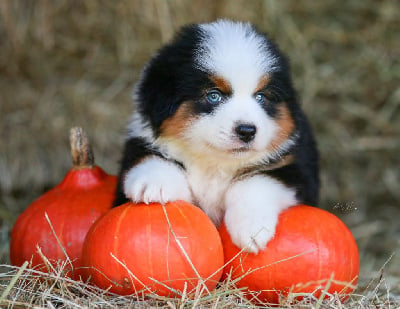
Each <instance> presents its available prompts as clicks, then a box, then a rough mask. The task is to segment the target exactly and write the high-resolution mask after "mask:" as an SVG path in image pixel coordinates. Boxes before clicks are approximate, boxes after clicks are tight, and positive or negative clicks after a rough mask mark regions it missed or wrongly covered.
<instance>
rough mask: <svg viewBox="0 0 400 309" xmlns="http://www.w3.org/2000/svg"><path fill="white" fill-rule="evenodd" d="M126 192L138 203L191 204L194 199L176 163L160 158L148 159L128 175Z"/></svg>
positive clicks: (125, 185)
mask: <svg viewBox="0 0 400 309" xmlns="http://www.w3.org/2000/svg"><path fill="white" fill-rule="evenodd" d="M124 192H125V195H126V196H127V197H128V198H130V199H131V200H132V201H134V202H136V203H138V202H144V203H146V204H147V203H151V202H158V203H167V202H170V201H176V200H185V201H187V202H190V201H191V199H192V197H191V193H190V189H189V185H188V183H187V181H186V177H185V175H184V174H183V172H182V170H181V169H180V168H179V167H178V166H176V165H175V164H174V163H172V162H169V161H166V160H164V159H161V158H158V157H153V158H150V159H147V160H146V161H144V162H143V163H140V164H139V165H137V166H135V167H133V168H132V169H131V170H130V171H129V172H128V173H127V174H126V177H125V181H124Z"/></svg>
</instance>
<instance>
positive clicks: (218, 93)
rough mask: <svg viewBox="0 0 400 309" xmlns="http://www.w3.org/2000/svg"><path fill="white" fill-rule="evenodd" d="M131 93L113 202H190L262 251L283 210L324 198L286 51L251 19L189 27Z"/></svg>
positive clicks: (155, 60)
mask: <svg viewBox="0 0 400 309" xmlns="http://www.w3.org/2000/svg"><path fill="white" fill-rule="evenodd" d="M134 100H135V102H136V104H137V105H136V109H135V113H134V115H133V117H132V119H131V121H130V123H129V125H128V136H127V140H126V145H125V150H124V153H123V159H122V162H121V169H120V173H119V182H118V188H117V193H116V198H115V202H114V205H115V206H118V205H120V204H122V203H124V202H126V201H128V200H129V199H130V200H133V201H134V202H144V203H150V202H161V203H166V202H168V201H174V200H185V201H188V202H192V203H194V204H195V205H197V206H199V207H201V208H202V209H203V211H204V212H205V213H206V214H207V215H208V216H209V217H210V218H211V219H212V220H213V222H214V223H215V224H216V225H217V226H218V225H219V224H220V223H221V222H222V221H224V222H225V224H226V227H227V229H228V231H229V233H230V235H231V238H232V240H233V242H234V243H235V244H236V245H238V246H239V247H241V248H244V249H245V250H246V251H248V252H253V253H257V252H258V251H259V250H262V249H264V248H265V246H266V244H267V242H268V241H269V240H270V239H271V238H272V237H273V236H274V232H275V227H276V224H277V221H278V215H279V213H280V212H281V211H282V210H284V209H285V208H288V207H289V206H291V205H295V204H297V203H306V204H310V205H315V204H316V203H317V199H318V190H319V179H318V153H317V150H316V145H315V142H314V138H313V134H312V131H311V129H310V126H309V123H308V121H307V119H306V116H305V115H304V113H303V112H302V110H301V108H300V106H299V104H298V102H297V98H296V93H295V90H294V89H293V86H292V81H291V77H290V72H289V65H288V61H287V59H286V58H285V57H284V56H283V55H282V53H281V52H280V50H279V49H278V47H277V46H276V45H275V44H274V43H273V42H272V41H271V40H270V39H269V38H268V37H267V36H266V35H264V34H262V33H260V32H259V31H257V30H256V29H255V28H254V27H253V26H252V25H250V24H248V23H241V22H232V21H228V20H218V21H216V22H213V23H209V24H195V25H190V26H186V27H184V28H183V29H182V30H181V31H180V32H179V33H178V34H177V35H176V36H175V38H174V39H173V40H172V42H171V43H169V44H167V45H166V46H164V47H163V48H161V49H160V50H159V51H158V52H157V53H156V54H155V56H154V57H153V58H152V59H151V60H150V61H149V63H148V64H147V65H146V66H145V68H144V70H143V72H142V74H141V77H140V79H139V81H138V83H137V85H136V88H135V92H134ZM299 224H302V222H299Z"/></svg>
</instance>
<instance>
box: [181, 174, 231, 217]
mask: <svg viewBox="0 0 400 309" xmlns="http://www.w3.org/2000/svg"><path fill="white" fill-rule="evenodd" d="M186 177H187V180H188V182H189V186H190V188H191V190H192V195H193V202H194V203H195V204H197V206H199V207H200V208H202V209H203V211H204V212H205V213H206V214H207V215H208V216H209V217H210V218H211V220H213V221H214V223H216V224H218V223H219V222H220V221H221V220H222V217H223V215H224V210H225V205H224V198H225V193H226V190H227V189H228V187H229V185H230V183H231V179H232V177H231V175H229V174H226V173H224V172H221V171H218V170H210V169H201V168H199V167H191V168H188V169H187V174H186Z"/></svg>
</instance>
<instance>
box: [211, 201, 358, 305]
mask: <svg viewBox="0 0 400 309" xmlns="http://www.w3.org/2000/svg"><path fill="white" fill-rule="evenodd" d="M219 231H220V235H221V239H222V242H223V246H224V254H225V261H226V263H227V265H226V266H225V269H224V277H225V278H226V277H227V276H229V275H230V276H231V279H232V280H236V279H237V280H238V281H237V286H238V287H246V288H247V289H248V290H249V291H253V292H256V293H249V297H254V295H256V300H258V301H262V302H268V303H275V304H277V303H279V300H280V297H286V296H287V295H288V294H289V292H292V293H314V295H315V296H316V297H319V296H320V295H321V293H322V292H323V291H324V290H325V289H326V291H325V292H326V293H327V294H328V293H329V294H333V293H338V294H341V295H342V299H345V298H346V297H347V296H348V294H349V293H351V292H352V291H353V290H354V286H355V285H356V284H357V280H358V274H359V266H360V262H359V261H360V260H359V254H358V249H357V244H356V242H355V240H354V238H353V236H352V234H351V232H350V231H349V229H348V228H347V227H346V226H345V225H344V224H343V223H342V221H340V220H339V219H338V218H337V217H336V216H334V215H332V214H330V213H329V212H327V211H325V210H322V209H318V208H314V207H310V206H304V205H298V206H295V207H291V208H289V209H287V210H285V211H284V212H283V213H282V214H281V215H280V217H279V222H278V226H277V229H276V233H275V236H274V238H273V239H272V240H271V241H270V242H269V243H268V244H267V247H266V248H265V250H263V251H261V252H259V253H258V254H252V253H246V252H240V251H241V250H240V249H239V248H238V247H236V246H235V245H234V244H233V243H232V242H231V239H230V236H229V234H228V232H227V230H226V227H225V226H224V225H223V226H221V228H220V230H219ZM232 259H233V260H232ZM231 260H232V261H231ZM229 261H231V262H229ZM228 262H229V263H228ZM242 276H243V278H241V277H242ZM327 294H326V295H327ZM252 295H253V296H252ZM292 296H295V294H292ZM300 298H301V297H300Z"/></svg>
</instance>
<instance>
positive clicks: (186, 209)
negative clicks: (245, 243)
mask: <svg viewBox="0 0 400 309" xmlns="http://www.w3.org/2000/svg"><path fill="white" fill-rule="evenodd" d="M83 261H84V263H85V265H87V266H89V267H88V269H87V276H88V277H89V276H90V277H91V280H92V282H93V283H94V284H96V285H97V286H99V287H100V288H103V289H108V288H110V291H111V292H114V293H117V294H122V295H127V294H133V293H139V291H141V292H140V293H144V294H147V293H150V292H155V293H157V294H159V295H163V296H172V295H174V294H175V292H178V293H179V292H182V291H183V290H185V289H186V292H187V293H188V294H190V291H192V290H193V289H195V288H196V287H197V285H198V284H199V282H204V285H203V284H202V285H201V286H200V287H201V288H204V290H209V291H210V290H212V289H214V288H215V286H216V284H217V282H218V281H219V279H220V277H221V274H222V268H223V262H224V257H223V250H222V244H221V240H220V237H219V234H218V231H217V229H216V228H215V226H214V225H213V223H212V222H211V221H210V219H209V218H208V217H207V215H206V214H205V213H203V212H202V211H201V210H200V209H199V208H198V207H195V206H193V205H191V204H189V203H187V202H183V201H176V202H170V203H167V204H166V205H165V206H164V205H161V204H158V203H152V204H148V205H147V204H142V203H141V204H133V203H126V204H124V205H121V206H119V207H117V208H114V209H112V210H111V211H110V212H108V213H107V214H106V215H105V216H103V217H102V218H101V219H100V220H99V221H97V222H96V223H95V224H94V225H93V226H92V228H91V229H90V231H89V233H88V235H87V237H86V240H85V244H84V248H83Z"/></svg>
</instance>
